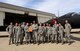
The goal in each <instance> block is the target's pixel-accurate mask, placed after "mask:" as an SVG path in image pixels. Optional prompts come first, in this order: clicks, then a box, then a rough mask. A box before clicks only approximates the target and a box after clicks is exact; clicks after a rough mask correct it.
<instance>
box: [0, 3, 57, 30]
mask: <svg viewBox="0 0 80 51" xmlns="http://www.w3.org/2000/svg"><path fill="white" fill-rule="evenodd" d="M52 18H56V16H55V14H52V13H47V12H43V11H38V10H34V9H30V8H25V7H20V6H16V5H11V4H7V3H2V2H0V29H1V28H2V27H4V28H5V26H7V25H9V23H10V22H13V23H14V24H15V23H16V22H18V23H21V22H29V23H30V22H32V21H33V20H35V21H36V23H44V22H46V21H48V20H50V19H52ZM1 30H2V29H1Z"/></svg>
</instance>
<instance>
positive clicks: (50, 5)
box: [0, 0, 80, 16]
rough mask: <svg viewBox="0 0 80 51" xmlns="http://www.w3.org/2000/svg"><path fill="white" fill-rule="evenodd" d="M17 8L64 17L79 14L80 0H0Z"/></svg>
mask: <svg viewBox="0 0 80 51" xmlns="http://www.w3.org/2000/svg"><path fill="white" fill-rule="evenodd" d="M0 2H4V3H9V4H13V5H17V6H22V7H27V8H32V9H36V10H40V11H44V12H49V13H53V14H56V16H57V15H58V10H59V15H60V16H61V15H64V14H66V13H69V12H77V13H78V12H80V0H0Z"/></svg>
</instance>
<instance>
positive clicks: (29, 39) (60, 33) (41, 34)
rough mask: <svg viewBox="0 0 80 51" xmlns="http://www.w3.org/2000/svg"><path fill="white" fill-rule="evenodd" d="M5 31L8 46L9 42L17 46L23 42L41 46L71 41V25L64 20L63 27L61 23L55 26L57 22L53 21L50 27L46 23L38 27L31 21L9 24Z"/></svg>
mask: <svg viewBox="0 0 80 51" xmlns="http://www.w3.org/2000/svg"><path fill="white" fill-rule="evenodd" d="M6 31H7V32H9V45H10V44H11V42H12V44H15V45H16V46H18V45H19V44H23V43H24V42H25V43H26V44H30V43H33V44H35V43H37V44H41V43H47V42H52V43H54V42H55V43H59V42H61V43H62V44H64V42H65V39H66V42H68V43H70V41H71V38H70V31H71V25H70V24H69V23H68V20H65V26H64V27H63V26H62V24H61V23H59V24H57V21H55V24H54V25H52V26H51V25H50V24H48V23H46V24H45V23H43V24H41V23H40V24H39V25H38V24H37V23H35V21H33V23H22V24H19V23H16V24H15V25H13V23H12V22H11V23H10V25H9V26H8V27H7V28H6ZM64 35H65V36H64Z"/></svg>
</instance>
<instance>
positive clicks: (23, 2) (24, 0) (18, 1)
mask: <svg viewBox="0 0 80 51" xmlns="http://www.w3.org/2000/svg"><path fill="white" fill-rule="evenodd" d="M31 1H32V0H3V2H5V3H9V4H13V5H18V6H23V7H24V6H27V4H29V2H31Z"/></svg>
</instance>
